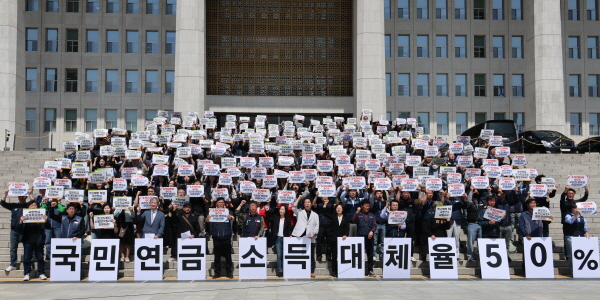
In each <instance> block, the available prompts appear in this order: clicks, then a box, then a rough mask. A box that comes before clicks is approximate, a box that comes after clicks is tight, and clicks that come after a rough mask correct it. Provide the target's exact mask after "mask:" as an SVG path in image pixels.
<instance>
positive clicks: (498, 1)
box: [492, 0, 504, 20]
mask: <svg viewBox="0 0 600 300" xmlns="http://www.w3.org/2000/svg"><path fill="white" fill-rule="evenodd" d="M492 19H493V20H504V0H492Z"/></svg>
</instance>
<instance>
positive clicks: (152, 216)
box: [150, 210, 156, 224]
mask: <svg viewBox="0 0 600 300" xmlns="http://www.w3.org/2000/svg"><path fill="white" fill-rule="evenodd" d="M150 216H151V217H150V224H152V223H154V217H156V210H151V211H150Z"/></svg>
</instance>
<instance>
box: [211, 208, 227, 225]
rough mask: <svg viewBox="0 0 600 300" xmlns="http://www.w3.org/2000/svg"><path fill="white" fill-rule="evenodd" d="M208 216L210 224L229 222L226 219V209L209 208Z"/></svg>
mask: <svg viewBox="0 0 600 300" xmlns="http://www.w3.org/2000/svg"><path fill="white" fill-rule="evenodd" d="M208 215H209V216H210V222H211V223H223V222H229V221H228V219H227V216H229V209H227V208H209V209H208Z"/></svg>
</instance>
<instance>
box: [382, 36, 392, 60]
mask: <svg viewBox="0 0 600 300" xmlns="http://www.w3.org/2000/svg"><path fill="white" fill-rule="evenodd" d="M383 39H384V42H385V50H384V51H385V52H384V54H385V57H392V36H390V35H389V34H386V35H384V36H383Z"/></svg>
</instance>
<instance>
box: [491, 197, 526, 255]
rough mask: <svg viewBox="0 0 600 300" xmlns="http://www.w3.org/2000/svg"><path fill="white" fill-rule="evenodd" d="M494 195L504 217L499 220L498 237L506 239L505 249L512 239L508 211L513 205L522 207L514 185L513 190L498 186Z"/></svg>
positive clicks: (511, 220) (510, 218)
mask: <svg viewBox="0 0 600 300" xmlns="http://www.w3.org/2000/svg"><path fill="white" fill-rule="evenodd" d="M496 192H497V195H496V208H497V209H501V210H504V211H505V212H506V217H505V218H503V219H502V220H501V221H500V238H503V239H505V240H506V251H507V253H508V251H509V250H510V241H511V240H512V239H513V219H512V214H511V213H510V212H511V210H512V207H513V206H514V205H520V206H521V207H523V205H522V204H521V201H520V198H521V197H520V195H519V188H518V187H516V186H515V189H514V190H512V191H511V190H509V191H504V190H502V188H500V187H498V189H497V191H496Z"/></svg>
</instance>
